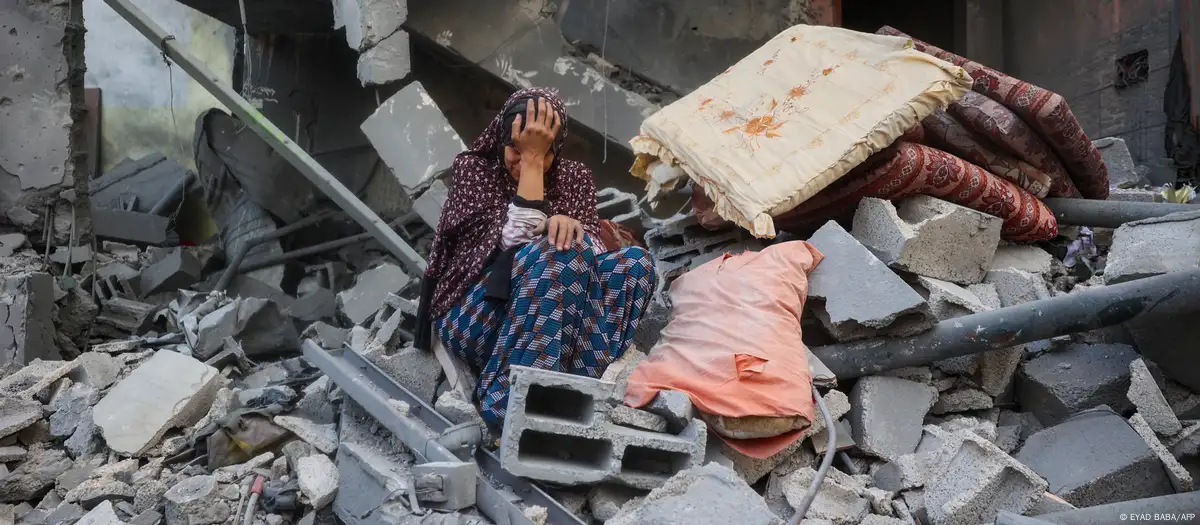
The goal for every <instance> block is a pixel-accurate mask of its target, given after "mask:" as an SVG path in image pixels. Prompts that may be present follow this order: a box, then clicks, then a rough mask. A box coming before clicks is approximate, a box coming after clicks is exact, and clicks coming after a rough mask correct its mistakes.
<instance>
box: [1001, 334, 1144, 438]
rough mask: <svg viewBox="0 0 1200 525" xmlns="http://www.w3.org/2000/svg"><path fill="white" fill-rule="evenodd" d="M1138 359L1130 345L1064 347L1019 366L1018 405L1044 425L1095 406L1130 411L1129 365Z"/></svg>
mask: <svg viewBox="0 0 1200 525" xmlns="http://www.w3.org/2000/svg"><path fill="white" fill-rule="evenodd" d="M1137 358H1138V354H1137V351H1135V350H1134V349H1133V347H1131V346H1128V345H1089V344H1082V343H1077V344H1071V345H1067V346H1066V347H1064V348H1062V349H1061V350H1058V351H1055V352H1048V353H1045V354H1042V355H1040V356H1038V357H1036V358H1034V359H1032V360H1029V361H1027V362H1025V363H1023V364H1021V367H1020V371H1019V373H1018V376H1017V399H1018V400H1019V401H1020V403H1021V406H1022V407H1025V408H1026V410H1029V411H1031V412H1033V413H1034V414H1035V415H1036V416H1037V418H1038V420H1040V421H1041V422H1042V424H1044V425H1054V424H1056V423H1058V422H1059V421H1062V420H1064V419H1066V418H1067V417H1068V416H1070V415H1072V414H1075V413H1077V412H1079V411H1082V410H1087V409H1090V408H1093V407H1096V406H1099V405H1108V406H1110V407H1112V408H1113V409H1114V410H1118V411H1125V410H1128V409H1130V408H1132V404H1131V403H1130V402H1129V399H1128V398H1127V397H1126V392H1127V391H1128V390H1129V384H1130V379H1129V364H1130V363H1132V362H1133V361H1134V360H1135V359H1137Z"/></svg>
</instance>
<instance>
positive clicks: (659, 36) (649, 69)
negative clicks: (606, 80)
mask: <svg viewBox="0 0 1200 525" xmlns="http://www.w3.org/2000/svg"><path fill="white" fill-rule="evenodd" d="M811 11H812V6H811V5H810V0H750V1H746V0H643V1H639V2H612V1H611V0H571V1H570V2H563V3H562V7H560V8H559V10H558V13H557V15H556V16H557V19H558V22H559V25H560V26H561V27H562V32H563V36H565V37H566V38H567V40H568V41H570V42H572V43H575V44H576V45H582V46H585V47H586V48H588V49H591V50H594V51H595V52H596V53H597V54H599V53H600V51H601V50H603V51H604V59H605V60H608V61H609V62H612V63H614V64H620V65H621V66H624V67H627V68H630V69H631V70H633V71H634V72H635V73H637V74H639V75H641V76H642V77H645V78H647V79H650V80H651V81H653V82H655V83H657V84H660V85H663V86H667V87H669V88H671V89H672V90H674V91H676V92H678V93H680V94H686V93H688V92H690V91H692V90H694V89H696V88H697V87H700V86H701V85H703V84H705V83H706V82H708V81H709V80H710V79H712V78H713V77H715V76H717V75H718V74H720V73H721V72H722V71H724V70H725V69H726V68H728V67H729V66H731V65H733V64H734V63H736V62H737V61H738V60H741V59H742V57H744V56H746V55H748V54H749V53H750V52H751V51H754V50H755V49H758V47H759V46H761V45H762V44H763V43H764V42H766V41H767V40H770V39H771V37H774V36H775V35H776V34H778V33H779V32H780V31H782V30H784V29H786V28H788V27H791V26H793V25H796V24H808V23H814V22H815V20H814V19H813V13H812V12H811ZM605 20H607V21H608V23H607V25H606V24H605Z"/></svg>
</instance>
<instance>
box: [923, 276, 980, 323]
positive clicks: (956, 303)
mask: <svg viewBox="0 0 1200 525" xmlns="http://www.w3.org/2000/svg"><path fill="white" fill-rule="evenodd" d="M917 282H918V283H920V284H921V287H923V288H925V290H926V291H927V292H928V297H926V299H925V300H926V301H927V302H928V303H929V309H930V311H931V312H932V313H933V316H934V317H936V318H937V319H938V320H939V321H945V320H946V319H953V318H955V317H962V316H964V315H971V314H976V313H979V312H986V311H988V310H992V309H993V308H991V307H990V306H988V305H986V304H984V303H983V301H981V300H980V299H979V297H978V296H976V295H975V294H974V293H973V292H971V291H970V290H968V289H966V288H963V287H961V286H959V285H957V284H954V283H952V282H949V281H943V280H941V279H934V278H932V277H925V276H917Z"/></svg>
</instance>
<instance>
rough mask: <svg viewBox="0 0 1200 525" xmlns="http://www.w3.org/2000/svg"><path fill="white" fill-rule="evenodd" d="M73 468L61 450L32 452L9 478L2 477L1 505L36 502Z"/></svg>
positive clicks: (0, 483)
mask: <svg viewBox="0 0 1200 525" xmlns="http://www.w3.org/2000/svg"><path fill="white" fill-rule="evenodd" d="M72 466H73V463H72V462H71V459H70V458H68V457H67V455H66V454H65V453H63V451H61V450H57V449H43V450H37V451H34V450H30V453H29V457H27V458H26V459H25V461H23V462H21V464H19V465H17V468H16V469H14V470H13V471H12V472H9V473H8V475H7V476H3V477H0V503H19V502H22V501H30V500H34V501H36V498H40V497H42V495H44V494H46V490H47V489H50V488H52V487H54V483H55V480H57V479H58V477H59V476H61V475H62V474H63V473H64V472H66V471H68V470H70V469H71V467H72Z"/></svg>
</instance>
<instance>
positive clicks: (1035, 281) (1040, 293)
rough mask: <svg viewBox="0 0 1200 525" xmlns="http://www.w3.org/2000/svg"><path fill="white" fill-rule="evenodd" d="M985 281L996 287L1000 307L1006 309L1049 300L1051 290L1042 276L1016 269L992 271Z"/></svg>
mask: <svg viewBox="0 0 1200 525" xmlns="http://www.w3.org/2000/svg"><path fill="white" fill-rule="evenodd" d="M984 281H985V282H986V283H988V284H992V285H995V286H996V293H997V294H998V296H999V297H1000V305H1001V306H1004V307H1009V306H1014V305H1018V304H1024V303H1028V302H1032V301H1038V300H1041V299H1049V298H1050V297H1051V296H1050V289H1049V288H1048V287H1047V286H1046V281H1044V280H1043V279H1042V277H1041V276H1040V275H1037V274H1032V273H1029V272H1027V271H1025V270H1019V269H1016V268H1003V269H1000V270H990V271H988V273H987V276H986V277H985V278H984Z"/></svg>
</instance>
